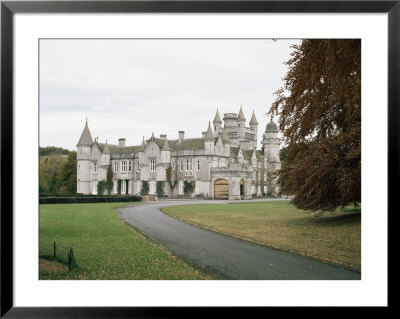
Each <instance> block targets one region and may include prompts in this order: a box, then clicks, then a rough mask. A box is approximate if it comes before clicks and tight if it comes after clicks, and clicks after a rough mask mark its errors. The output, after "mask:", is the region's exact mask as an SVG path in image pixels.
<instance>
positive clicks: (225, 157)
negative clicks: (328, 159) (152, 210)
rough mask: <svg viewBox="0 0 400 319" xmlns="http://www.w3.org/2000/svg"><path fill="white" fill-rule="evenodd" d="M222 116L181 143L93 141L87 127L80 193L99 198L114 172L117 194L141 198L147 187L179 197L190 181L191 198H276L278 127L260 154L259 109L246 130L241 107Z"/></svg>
mask: <svg viewBox="0 0 400 319" xmlns="http://www.w3.org/2000/svg"><path fill="white" fill-rule="evenodd" d="M222 120H223V121H222ZM222 120H221V117H220V115H219V112H218V110H217V113H216V115H215V118H214V121H213V122H212V123H213V125H212V126H211V123H210V122H209V123H208V129H207V131H205V132H203V133H202V137H199V138H188V139H186V138H185V132H183V131H179V133H178V134H179V135H178V139H174V140H169V139H167V136H166V135H163V134H161V135H160V137H155V136H154V133H153V135H152V136H151V137H150V138H149V139H147V140H145V138H144V137H143V141H142V144H141V145H137V146H126V145H125V138H120V139H119V140H118V145H116V144H115V145H114V144H108V143H107V142H106V143H99V141H98V139H97V138H96V139H92V136H91V134H90V130H89V127H88V123H87V122H86V125H85V127H84V129H83V132H82V135H81V137H80V139H79V142H78V144H77V192H78V193H83V194H97V192H98V183H99V181H105V180H106V179H107V171H108V170H109V168H111V169H112V173H113V190H112V194H132V195H136V194H141V191H142V187H143V184H144V183H145V184H146V185H148V188H149V192H148V193H149V194H157V188H160V187H162V189H163V193H164V194H165V195H167V196H168V197H180V196H183V195H184V192H185V185H187V183H185V182H191V186H192V195H191V196H199V197H205V198H215V199H248V198H251V197H252V196H253V195H258V196H261V195H263V194H276V193H277V191H278V190H279V186H278V185H276V183H275V180H274V179H273V178H271V176H270V174H269V173H272V172H275V171H276V170H278V169H280V167H281V163H280V156H279V152H280V144H281V142H282V139H281V138H279V137H278V127H277V125H276V124H275V123H274V122H273V121H272V119H271V121H270V122H269V123H268V124H267V126H266V129H265V132H264V133H263V136H262V140H261V144H262V148H261V150H257V134H258V122H257V119H256V117H255V114H254V111H253V114H252V117H251V119H250V121H249V127H246V118H245V117H244V114H243V110H242V107H241V108H240V111H239V113H238V114H236V113H225V114H224V116H223V119H222Z"/></svg>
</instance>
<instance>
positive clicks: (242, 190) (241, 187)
mask: <svg viewBox="0 0 400 319" xmlns="http://www.w3.org/2000/svg"><path fill="white" fill-rule="evenodd" d="M240 199H244V180H243V179H241V180H240Z"/></svg>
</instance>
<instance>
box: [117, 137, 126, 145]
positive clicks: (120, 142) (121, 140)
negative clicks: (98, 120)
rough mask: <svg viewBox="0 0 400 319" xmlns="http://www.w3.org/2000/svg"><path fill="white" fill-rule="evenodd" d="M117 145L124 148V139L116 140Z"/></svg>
mask: <svg viewBox="0 0 400 319" xmlns="http://www.w3.org/2000/svg"><path fill="white" fill-rule="evenodd" d="M118 145H119V146H125V138H122V137H121V138H119V139H118Z"/></svg>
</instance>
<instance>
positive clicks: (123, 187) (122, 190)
mask: <svg viewBox="0 0 400 319" xmlns="http://www.w3.org/2000/svg"><path fill="white" fill-rule="evenodd" d="M122 162H124V161H122ZM121 194H126V182H125V180H124V179H123V180H122V183H121Z"/></svg>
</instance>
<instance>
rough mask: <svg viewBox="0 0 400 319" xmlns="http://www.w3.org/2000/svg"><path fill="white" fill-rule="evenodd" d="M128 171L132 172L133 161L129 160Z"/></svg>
mask: <svg viewBox="0 0 400 319" xmlns="http://www.w3.org/2000/svg"><path fill="white" fill-rule="evenodd" d="M128 172H132V161H129V162H128Z"/></svg>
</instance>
